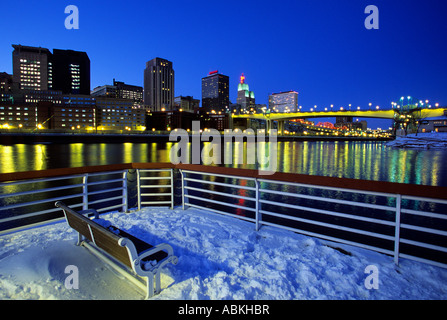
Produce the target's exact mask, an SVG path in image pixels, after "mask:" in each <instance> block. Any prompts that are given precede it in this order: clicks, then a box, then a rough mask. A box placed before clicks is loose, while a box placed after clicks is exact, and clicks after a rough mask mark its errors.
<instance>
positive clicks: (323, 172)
mask: <svg viewBox="0 0 447 320" xmlns="http://www.w3.org/2000/svg"><path fill="white" fill-rule="evenodd" d="M172 146H173V143H172V142H151V143H68V144H59V143H48V144H15V145H0V155H1V162H0V173H7V172H19V171H31V170H45V169H53V168H68V167H83V166H92V165H105V164H117V163H130V162H170V156H169V153H170V152H169V151H170V149H171V147H172ZM277 146H278V149H277V163H278V167H277V171H281V172H290V173H299V174H308V175H320V176H329V177H340V178H353V179H363V180H376V181H390V182H399V183H409V184H421V185H433V186H447V150H434V149H430V150H415V149H399V148H390V147H387V146H386V143H385V142H374V141H279V142H278V145H277ZM228 148H229V146H228V145H223V147H222V152H223V153H225V152H226V151H227V150H228ZM234 149H235V150H236V149H237V148H236V147H235V148H234ZM235 150H234V151H233V152H234V153H235V152H236V151H235ZM234 153H233V154H234ZM244 156H245V157H246V154H245V155H244ZM234 162H236V161H234ZM234 166H237V167H244V168H254V166H253V165H234Z"/></svg>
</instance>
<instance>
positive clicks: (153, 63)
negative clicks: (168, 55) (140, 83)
mask: <svg viewBox="0 0 447 320" xmlns="http://www.w3.org/2000/svg"><path fill="white" fill-rule="evenodd" d="M144 104H145V105H146V106H147V107H148V108H149V110H151V111H162V110H166V111H168V110H172V107H173V105H174V69H173V68H172V62H170V61H168V60H166V59H162V58H154V59H152V60H150V61H148V62H146V69H144Z"/></svg>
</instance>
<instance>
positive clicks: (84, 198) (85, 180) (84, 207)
mask: <svg viewBox="0 0 447 320" xmlns="http://www.w3.org/2000/svg"><path fill="white" fill-rule="evenodd" d="M82 210H88V173H85V174H84V175H83V177H82Z"/></svg>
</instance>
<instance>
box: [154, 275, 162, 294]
mask: <svg viewBox="0 0 447 320" xmlns="http://www.w3.org/2000/svg"><path fill="white" fill-rule="evenodd" d="M160 292H161V282H160V269H158V270H157V271H156V272H155V294H159V293H160Z"/></svg>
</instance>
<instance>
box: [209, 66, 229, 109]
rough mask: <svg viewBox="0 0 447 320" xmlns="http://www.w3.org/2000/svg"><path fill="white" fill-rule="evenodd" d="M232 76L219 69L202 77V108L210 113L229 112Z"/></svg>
mask: <svg viewBox="0 0 447 320" xmlns="http://www.w3.org/2000/svg"><path fill="white" fill-rule="evenodd" d="M229 107H230V78H229V77H228V76H225V75H223V74H220V73H219V72H218V71H217V70H216V71H212V72H210V73H209V74H208V76H206V77H204V78H202V108H204V110H205V111H206V112H209V113H213V110H214V112H216V113H219V111H220V112H229Z"/></svg>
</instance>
